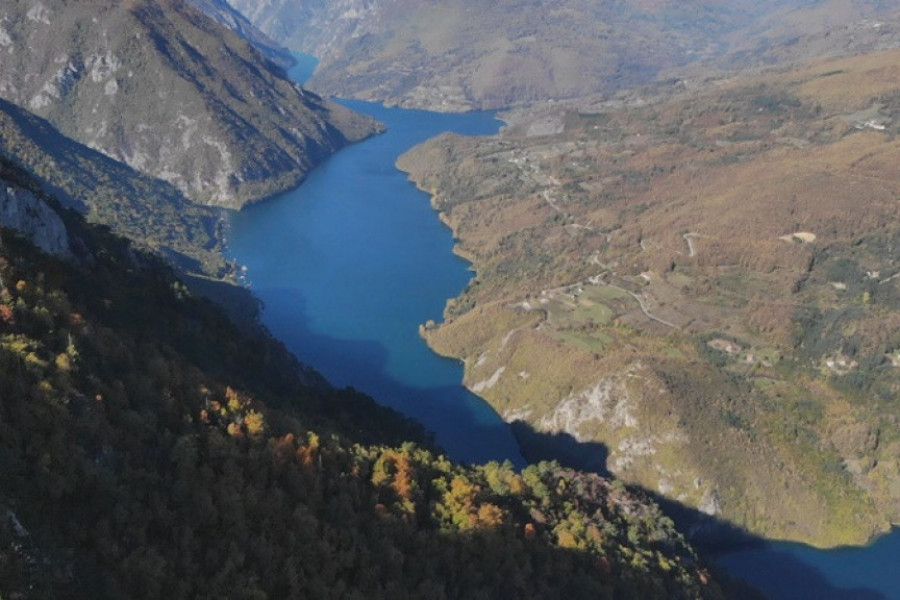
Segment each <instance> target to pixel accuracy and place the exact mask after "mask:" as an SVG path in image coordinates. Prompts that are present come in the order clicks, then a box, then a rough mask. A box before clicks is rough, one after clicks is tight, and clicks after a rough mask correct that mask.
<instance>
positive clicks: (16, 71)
mask: <svg viewBox="0 0 900 600" xmlns="http://www.w3.org/2000/svg"><path fill="white" fill-rule="evenodd" d="M51 17H52V18H51ZM0 97H3V98H6V99H8V100H11V101H13V102H15V103H16V104H18V105H20V106H22V107H25V108H27V109H28V110H30V111H32V112H34V113H36V114H37V115H39V116H41V117H44V118H46V119H47V120H49V121H50V122H51V123H53V125H54V126H55V127H57V128H58V129H59V130H60V131H61V132H62V133H63V134H65V135H67V136H69V137H71V138H73V139H75V140H77V141H79V142H81V143H83V144H86V145H87V146H89V147H91V148H93V149H96V150H99V151H101V152H103V153H104V154H106V155H108V156H110V157H112V158H115V159H117V160H121V161H122V162H125V163H127V164H128V165H130V166H131V167H133V168H135V169H137V170H139V171H142V172H144V173H146V174H149V175H152V176H154V177H158V178H161V179H164V180H166V181H168V182H170V183H172V184H174V185H175V186H176V187H177V188H178V189H179V190H180V191H181V192H182V193H184V194H185V195H186V196H188V197H189V198H190V199H191V200H193V201H195V202H198V203H202V204H208V205H215V206H225V207H231V208H238V207H241V206H243V205H245V204H246V203H248V202H252V201H255V200H259V199H262V198H265V197H267V196H270V195H272V194H274V193H277V192H280V191H283V190H285V189H288V188H290V187H292V186H295V185H296V184H297V183H299V182H300V181H301V180H302V179H303V177H304V176H305V174H306V173H308V172H309V170H310V169H312V168H313V166H314V165H315V164H317V163H318V162H319V161H321V160H323V159H324V158H325V157H327V156H329V155H330V154H331V153H332V152H334V151H335V150H336V149H338V148H340V147H341V146H343V145H344V144H346V143H348V142H350V141H354V140H358V139H361V138H363V137H365V136H367V135H370V134H371V133H373V132H374V131H376V130H377V126H376V125H375V123H374V122H373V121H371V120H370V119H368V118H365V117H361V116H359V115H355V114H354V113H351V112H350V111H348V110H346V109H344V108H342V107H339V106H337V105H334V104H332V103H330V102H327V101H325V100H323V99H321V98H320V97H318V96H316V95H314V94H310V93H307V92H305V91H304V90H303V89H302V88H300V87H299V86H298V85H296V84H294V83H292V82H289V81H287V80H286V79H285V78H284V70H283V69H282V68H281V67H279V66H277V65H276V64H275V63H273V62H271V61H269V60H267V59H266V58H264V57H263V56H262V55H261V54H260V53H259V52H258V51H257V50H255V49H254V48H253V47H252V46H251V45H250V44H249V43H248V42H247V41H246V40H244V39H243V38H241V37H239V36H238V35H237V34H235V33H234V32H232V31H230V30H228V29H226V28H225V27H223V26H221V25H220V24H218V23H216V22H215V21H213V20H212V19H211V18H209V17H207V16H206V15H204V14H203V13H201V12H200V11H199V10H197V9H195V8H193V7H191V6H188V5H186V4H185V3H183V2H180V1H178V0H162V1H158V2H150V1H149V0H134V1H132V2H126V3H120V2H112V1H106V2H94V3H92V4H91V10H90V11H87V10H85V9H84V5H83V4H80V3H71V2H64V1H62V0H23V1H21V2H6V3H3V4H0Z"/></svg>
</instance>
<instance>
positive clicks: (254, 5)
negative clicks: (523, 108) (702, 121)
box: [233, 0, 896, 111]
mask: <svg viewBox="0 0 900 600" xmlns="http://www.w3.org/2000/svg"><path fill="white" fill-rule="evenodd" d="M233 4H234V6H235V7H236V8H237V9H238V10H240V11H242V12H243V13H244V14H245V15H247V16H248V18H250V20H251V21H253V22H254V23H255V24H256V25H258V26H259V27H260V28H261V29H262V30H263V31H265V32H266V33H268V34H269V35H271V36H272V37H273V38H274V39H276V40H277V41H279V42H281V43H283V44H285V45H287V46H289V47H291V48H293V49H297V50H302V51H304V52H308V53H310V54H314V55H316V56H318V57H319V58H320V59H321V62H320V64H319V68H318V70H317V71H316V74H315V75H314V76H313V78H312V79H311V80H310V82H309V86H310V87H312V88H313V89H315V90H318V91H320V92H322V93H327V94H335V95H339V96H345V97H356V98H364V99H374V100H380V101H386V102H390V103H399V104H402V105H405V106H415V107H425V108H430V109H434V110H447V111H454V110H466V109H472V108H504V107H509V106H516V105H522V104H527V103H532V102H535V101H541V100H548V99H563V98H573V97H577V96H583V95H586V94H591V93H609V92H612V91H615V90H618V89H623V88H626V87H630V86H634V85H636V84H643V83H647V82H650V81H653V80H656V79H659V78H662V77H672V76H677V75H678V73H679V70H680V69H681V68H683V67H685V66H688V65H697V66H698V68H697V71H696V72H697V73H698V74H701V73H706V74H708V72H709V70H710V69H713V68H715V69H718V68H743V67H747V66H749V65H754V64H759V63H760V62H765V61H766V60H767V59H768V58H770V57H772V56H774V55H777V54H778V49H779V48H782V47H784V46H785V45H791V44H793V43H794V42H795V41H796V38H797V37H798V36H799V35H802V34H808V33H813V32H819V33H820V34H823V35H825V34H827V33H828V32H830V31H839V30H842V29H843V28H845V27H846V26H847V25H848V24H852V23H858V22H860V21H861V20H864V19H873V18H876V17H879V16H882V15H884V14H888V13H891V12H896V7H895V6H894V5H893V3H889V2H882V1H880V0H764V1H762V0H754V1H749V0H744V1H738V2H735V1H728V0H688V1H684V2H675V1H668V0H652V1H646V0H622V1H617V2H597V1H594V0H512V1H505V2H495V1H491V0H449V1H440V2H438V1H427V2H421V1H417V0H340V1H337V2H323V1H321V0H319V1H315V2H303V3H298V2H295V1H292V0H234V2H233ZM895 43H896V41H895ZM845 50H852V44H851V47H850V48H847V49H845Z"/></svg>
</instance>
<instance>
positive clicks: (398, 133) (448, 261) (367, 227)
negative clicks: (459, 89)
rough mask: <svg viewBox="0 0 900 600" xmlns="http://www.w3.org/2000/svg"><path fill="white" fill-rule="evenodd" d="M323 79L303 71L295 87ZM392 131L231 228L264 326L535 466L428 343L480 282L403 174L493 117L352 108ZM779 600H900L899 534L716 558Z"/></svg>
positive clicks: (331, 369) (460, 445) (476, 457)
mask: <svg viewBox="0 0 900 600" xmlns="http://www.w3.org/2000/svg"><path fill="white" fill-rule="evenodd" d="M314 66H315V61H314V59H311V58H302V60H301V61H300V62H299V64H298V66H297V68H295V70H294V71H292V76H293V77H294V78H295V79H297V80H298V81H301V82H302V81H304V80H305V78H306V76H307V75H308V74H309V73H311V71H312V69H313V68H314ZM342 103H343V104H345V105H346V106H349V107H350V108H353V109H354V110H357V111H359V112H363V113H366V114H369V115H372V116H373V117H375V118H376V119H378V120H380V121H381V122H382V123H384V124H385V125H386V126H387V132H386V133H385V134H383V135H379V136H376V137H374V138H371V139H369V140H367V141H365V142H363V143H360V144H356V145H354V146H351V147H349V148H346V149H344V150H342V151H341V152H339V153H337V154H336V155H335V156H334V157H332V158H331V159H329V160H328V161H327V162H326V163H324V164H323V165H321V166H320V167H319V168H317V169H316V170H315V171H314V172H313V173H312V174H311V175H310V176H309V178H308V179H307V181H306V182H305V183H304V184H303V185H302V186H301V187H300V188H298V189H296V190H293V191H291V192H288V193H286V194H283V195H281V196H279V197H277V198H274V199H272V200H270V201H267V202H264V203H262V204H260V205H257V206H253V207H250V208H248V209H245V210H244V211H241V212H240V213H235V214H232V215H231V219H230V231H229V252H230V255H231V256H232V257H233V258H234V259H236V260H237V261H238V262H239V263H240V264H242V265H245V266H246V267H247V268H248V271H247V278H248V282H249V284H250V286H251V289H252V290H253V292H254V294H255V295H256V296H257V297H258V298H259V299H261V300H262V301H263V304H264V309H263V311H262V320H263V322H264V323H265V324H266V326H267V327H269V329H270V330H271V331H272V332H273V334H274V335H276V336H277V337H278V338H279V339H281V340H282V341H283V342H284V343H285V344H286V345H287V347H288V348H289V349H290V350H291V351H292V352H293V353H294V354H295V355H296V356H297V357H298V358H299V359H300V360H301V361H303V362H305V363H307V364H309V365H311V366H313V367H315V368H316V369H317V370H319V371H320V372H321V373H323V374H324V375H325V376H326V377H327V378H328V379H329V380H330V381H331V382H332V383H334V384H336V385H339V386H352V387H354V388H356V389H359V390H362V391H364V392H366V393H368V394H370V395H371V396H372V397H374V398H375V399H376V400H378V401H379V402H381V403H382V404H385V405H387V406H390V407H392V408H395V409H397V410H399V411H400V412H403V413H404V414H406V415H408V416H411V417H413V418H415V419H418V420H419V421H421V422H422V423H423V424H424V425H425V426H426V427H428V428H429V429H430V430H432V431H434V432H435V434H436V441H437V442H438V443H439V444H440V445H442V446H443V447H444V448H445V449H446V450H447V451H448V453H449V454H450V456H451V457H453V458H455V459H457V460H462V461H467V462H486V461H488V460H511V461H512V462H513V463H515V464H517V465H520V466H521V465H524V460H523V459H522V457H521V455H520V453H519V450H518V446H517V444H516V442H515V439H514V438H513V436H512V433H511V431H510V429H509V427H508V426H507V425H506V424H505V423H504V422H503V421H502V420H501V419H500V418H499V416H498V415H497V414H496V413H495V412H494V411H493V410H492V409H491V407H490V406H488V405H487V404H486V403H485V402H484V401H482V400H481V399H480V398H478V397H477V396H475V395H473V394H472V393H470V392H468V391H467V390H466V389H465V388H463V387H462V386H461V385H460V381H461V380H462V366H461V365H460V364H459V363H458V362H457V361H454V360H450V359H445V358H442V357H439V356H437V355H436V354H434V353H433V352H431V351H430V350H429V349H428V347H427V346H426V345H425V343H424V342H423V341H422V339H421V338H420V337H419V335H418V326H419V325H420V324H422V323H424V322H425V321H427V320H428V319H434V320H436V321H439V320H440V319H441V314H442V311H443V307H444V304H445V302H446V300H447V299H448V298H451V297H453V296H456V295H457V294H458V293H459V292H460V291H461V290H462V289H463V287H464V286H465V285H466V284H467V282H468V280H469V279H470V278H471V271H470V270H469V266H468V264H467V263H466V262H465V261H463V260H461V259H460V258H458V257H457V256H455V255H454V254H453V253H452V248H453V239H452V235H451V232H450V230H449V229H447V228H446V227H445V226H444V225H443V224H442V223H441V222H440V221H439V219H438V217H437V215H436V214H435V212H434V211H433V210H432V209H431V206H430V203H429V198H428V196H427V195H426V194H424V193H422V192H420V191H418V190H417V189H416V188H415V187H414V186H413V185H412V184H411V183H410V182H408V181H407V179H406V177H405V175H404V174H403V173H401V172H399V171H398V170H397V169H396V168H395V167H394V162H395V160H396V158H397V157H398V156H399V155H400V154H402V153H403V152H405V151H406V150H407V149H409V148H410V147H412V146H414V145H415V144H417V143H419V142H422V141H424V140H426V139H428V138H430V137H432V136H434V135H437V134H439V133H441V132H444V131H453V132H456V133H460V134H465V135H489V134H493V133H496V132H497V130H498V129H499V126H500V122H499V121H497V120H496V119H495V118H494V115H493V114H492V113H468V114H464V115H446V114H436V113H430V112H425V111H415V110H402V109H396V108H386V107H384V106H381V105H378V104H373V103H366V102H357V101H344V102H342ZM716 562H718V563H719V564H720V565H721V566H723V567H725V568H726V569H727V570H728V571H729V572H730V573H731V574H733V575H734V576H736V577H739V578H742V579H745V580H746V581H748V582H750V583H752V584H753V585H755V586H757V587H758V588H759V589H760V590H762V591H763V592H764V593H766V595H767V596H769V597H770V598H772V599H773V600H900V568H897V567H898V565H900V533H898V532H894V533H893V534H891V535H888V536H885V537H883V538H881V539H879V540H877V541H876V542H875V543H873V544H872V545H870V546H868V547H865V548H848V549H838V550H831V551H820V550H815V549H812V548H809V547H806V546H802V545H797V544H786V543H775V542H773V543H767V544H766V545H765V546H764V547H762V548H760V549H756V550H744V551H739V552H733V553H730V554H725V555H722V556H720V557H718V558H717V561H716Z"/></svg>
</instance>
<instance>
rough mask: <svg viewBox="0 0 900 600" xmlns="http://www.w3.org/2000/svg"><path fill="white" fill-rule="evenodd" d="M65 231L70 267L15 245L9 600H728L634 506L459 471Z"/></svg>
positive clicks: (415, 429) (584, 484) (6, 508)
mask: <svg viewBox="0 0 900 600" xmlns="http://www.w3.org/2000/svg"><path fill="white" fill-rule="evenodd" d="M0 175H2V176H3V178H4V181H0V184H3V185H10V186H21V187H28V186H30V185H32V184H31V182H30V181H29V179H28V176H27V175H26V174H23V173H22V172H20V171H15V170H11V169H9V168H8V166H7V168H5V169H4V171H3V172H2V173H0ZM32 191H33V192H34V193H36V194H39V192H38V190H37V189H33V190H32ZM44 199H45V200H46V201H47V202H48V203H51V204H54V201H53V200H52V199H50V198H46V197H44ZM57 210H59V212H60V214H61V215H62V216H63V218H64V220H65V222H66V226H67V230H68V233H69V239H70V246H71V251H72V252H71V253H72V255H73V258H57V257H52V256H49V255H46V254H44V253H42V252H40V251H38V250H36V249H35V248H34V247H33V246H32V245H31V244H30V243H29V242H28V241H27V240H25V239H23V238H22V237H20V236H18V235H17V234H16V233H15V232H12V231H10V230H8V229H3V230H2V232H0V236H2V245H0V399H2V402H0V472H2V473H3V485H2V487H0V596H2V597H3V598H5V599H11V598H160V597H165V598H248V599H249V598H253V599H257V598H391V599H397V598H423V597H428V598H434V599H439V598H558V597H566V598H588V597H590V598H661V597H666V598H718V597H723V595H724V592H723V590H722V588H721V587H720V584H719V583H717V581H715V580H714V579H713V577H712V576H711V575H710V573H709V572H708V571H707V570H706V568H705V567H704V566H703V565H702V564H701V562H700V561H699V560H698V558H697V556H696V555H695V553H694V551H693V550H692V549H691V548H690V546H689V545H688V544H687V543H686V542H685V540H684V539H683V537H682V536H681V535H680V534H679V533H678V532H676V530H675V529H674V526H673V524H672V522H671V520H669V519H668V518H666V517H665V516H663V515H662V513H661V512H660V511H659V509H658V508H657V507H656V506H655V505H654V504H652V503H650V502H649V501H648V500H647V499H645V498H643V497H642V496H640V495H639V494H635V493H634V492H632V491H629V490H628V489H626V488H625V486H623V485H622V484H621V483H618V482H611V481H610V480H607V479H603V478H600V477H598V476H595V475H587V474H582V473H578V472H575V471H572V470H568V469H564V468H562V467H560V466H559V465H557V464H555V463H541V464H536V465H532V466H530V467H528V468H527V469H525V470H524V471H522V472H516V471H515V470H514V469H513V468H512V467H511V465H509V464H496V463H492V464H488V465H483V466H475V467H473V466H462V465H457V464H454V463H452V462H450V461H449V460H448V459H447V458H445V457H444V456H443V455H442V454H441V453H440V451H439V449H437V448H435V447H434V445H433V443H432V442H431V441H430V439H429V437H428V436H427V435H426V434H425V433H424V432H423V431H422V429H421V428H420V427H419V426H418V425H416V424H414V423H411V422H410V421H408V420H407V419H405V418H403V417H401V416H399V415H397V414H395V413H393V412H391V411H389V410H387V409H384V408H381V407H379V406H377V405H376V404H374V403H373V402H372V401H371V400H369V399H368V398H366V397H364V396H362V395H360V394H358V393H356V392H353V391H351V390H335V389H333V388H331V387H329V386H328V385H327V384H326V383H325V382H324V381H323V380H322V379H321V377H319V376H318V375H316V374H315V373H313V372H310V371H308V370H305V369H304V368H302V367H301V366H300V365H298V364H297V363H296V362H295V361H294V360H293V359H292V358H291V357H290V356H289V355H288V354H287V353H286V352H285V351H284V349H283V348H282V347H281V346H280V345H279V344H278V343H277V342H275V341H274V340H272V339H271V338H268V337H266V336H265V335H262V334H260V333H258V332H256V333H248V332H247V330H246V328H244V329H239V328H237V327H236V326H235V325H234V324H233V323H232V322H231V321H229V320H228V319H227V318H226V317H225V316H224V315H223V314H222V313H221V312H220V311H219V310H218V308H217V307H215V306H214V305H212V304H211V303H210V302H208V301H206V300H203V299H199V298H197V297H194V296H193V295H192V294H191V293H190V292H189V290H188V289H187V288H186V287H185V285H184V284H183V283H181V282H180V281H179V280H178V279H177V278H176V277H175V275H174V273H173V272H172V271H171V270H170V269H169V268H168V267H167V266H166V265H165V264H164V263H163V262H162V260H161V259H159V258H158V257H155V256H153V255H149V254H146V253H143V252H142V251H139V250H137V249H135V248H134V247H132V246H131V245H130V244H129V243H128V242H127V241H125V240H123V239H122V238H118V237H116V236H114V235H113V234H111V233H110V232H109V230H108V229H106V228H104V227H101V226H95V225H87V224H85V222H84V221H83V220H82V218H81V217H80V216H78V215H76V214H75V213H73V212H71V211H65V210H62V209H59V208H58V206H57Z"/></svg>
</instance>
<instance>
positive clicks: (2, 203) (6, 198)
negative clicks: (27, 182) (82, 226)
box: [0, 180, 70, 257]
mask: <svg viewBox="0 0 900 600" xmlns="http://www.w3.org/2000/svg"><path fill="white" fill-rule="evenodd" d="M0 228H4V229H5V228H9V229H14V230H16V231H17V232H18V233H19V234H21V235H23V236H25V237H26V238H28V239H29V240H30V241H31V243H33V244H34V245H35V246H37V247H38V248H40V249H41V250H43V251H44V252H47V253H48V254H53V255H56V256H63V257H64V256H69V254H70V252H69V235H68V233H67V232H66V226H65V224H64V223H63V221H62V219H60V218H59V215H58V214H56V212H55V211H54V210H53V209H52V208H50V207H49V206H48V205H47V204H46V203H44V202H42V201H41V200H38V198H37V197H35V195H34V194H33V193H32V192H30V191H28V190H26V189H23V188H21V187H18V186H16V185H13V184H11V183H9V182H6V181H3V180H0Z"/></svg>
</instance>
